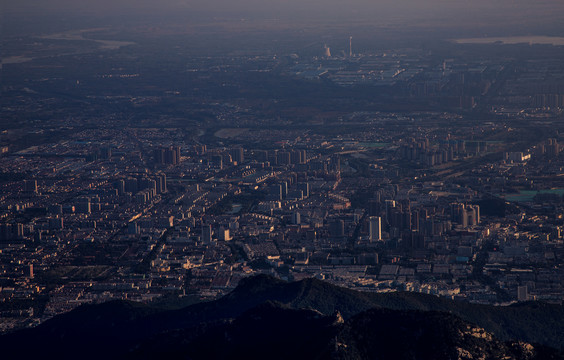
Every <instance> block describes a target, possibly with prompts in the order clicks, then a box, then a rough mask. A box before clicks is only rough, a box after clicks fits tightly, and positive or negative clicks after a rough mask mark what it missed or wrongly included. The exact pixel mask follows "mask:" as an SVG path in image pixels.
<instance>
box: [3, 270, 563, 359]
mask: <svg viewBox="0 0 564 360" xmlns="http://www.w3.org/2000/svg"><path fill="white" fill-rule="evenodd" d="M337 312H338V313H337ZM477 327H479V328H483V329H485V330H476V332H472V331H473V330H470V329H473V328H477ZM461 334H462V335H461ZM480 334H482V335H480ZM394 339H395V340H394ZM398 339H400V341H401V343H398ZM404 340H405V341H408V342H409V346H406V345H405V342H404ZM394 341H395V342H394ZM507 341H513V342H507ZM515 341H521V342H526V343H533V344H541V345H543V346H539V345H530V344H519V343H517V342H515ZM402 344H404V345H402ZM418 344H419V345H418ZM423 344H425V346H423ZM563 345H564V309H563V307H562V306H556V305H549V304H542V303H527V304H519V305H516V306H510V307H492V306H483V305H473V304H468V303H463V302H453V301H449V300H447V299H443V298H438V297H435V296H428V295H421V294H415V293H393V294H371V293H364V292H357V291H353V290H349V289H344V288H341V287H337V286H334V285H331V284H329V283H326V282H322V281H319V280H314V279H307V280H303V281H299V282H285V281H281V280H277V279H274V278H271V277H268V276H256V277H252V278H248V279H245V280H243V281H241V283H240V285H239V286H238V287H237V288H236V289H235V290H234V291H233V292H232V293H230V294H228V295H227V296H225V297H223V298H221V299H218V300H216V301H212V302H206V303H199V304H195V305H191V306H188V307H186V308H183V309H180V310H174V311H162V310H158V309H154V308H151V307H148V306H144V305H141V304H136V303H130V302H123V301H114V302H110V303H106V304H101V305H90V306H83V307H80V308H78V309H76V310H74V311H72V312H70V313H67V314H64V315H61V316H57V317H55V318H53V319H51V320H49V321H46V322H45V323H43V324H42V325H40V326H38V327H36V328H34V329H29V330H24V331H19V332H16V333H13V334H9V335H5V336H3V337H0V349H3V351H4V354H6V355H12V356H13V355H20V356H25V357H31V356H42V357H45V356H47V357H49V358H53V357H59V358H77V357H81V358H100V357H103V358H124V357H130V358H155V357H159V358H160V357H163V356H167V355H170V356H173V357H180V358H192V359H198V358H208V359H209V358H226V357H228V356H236V357H235V358H239V357H245V358H261V357H262V358H342V359H364V358H370V359H372V358H378V356H379V355H378V356H377V355H376V354H377V353H378V354H388V356H387V357H386V356H384V357H380V358H398V359H400V358H405V359H426V358H435V359H440V358H445V359H449V358H458V357H452V356H453V354H455V352H456V354H459V355H460V354H462V355H460V356H462V357H461V358H464V356H465V355H464V354H466V353H465V352H464V351H466V352H468V354H471V355H472V356H473V357H474V358H476V357H477V358H479V357H481V356H485V358H492V359H494V358H503V356H508V358H510V359H542V358H559V357H558V353H557V352H556V351H555V350H551V349H548V348H545V347H544V346H551V347H553V348H557V349H561V348H562V347H563ZM425 349H435V350H432V351H431V350H429V351H431V353H428V352H424V351H426V350H425ZM457 349H458V350H457ZM387 351H391V352H394V351H395V352H396V355H398V354H400V353H401V354H403V355H401V356H399V355H398V356H395V355H394V356H391V355H390V354H392V353H390V352H387ZM397 351H400V352H399V353H397ZM496 351H497V352H496ZM404 353H405V354H404ZM404 355H405V356H404ZM431 355H432V356H431ZM463 355H464V356H463ZM501 355H503V356H501ZM429 356H431V357H429ZM457 356H458V355H457ZM539 356H542V357H539Z"/></svg>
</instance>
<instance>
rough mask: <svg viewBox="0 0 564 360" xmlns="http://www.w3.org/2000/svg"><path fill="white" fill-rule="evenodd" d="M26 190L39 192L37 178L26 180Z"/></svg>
mask: <svg viewBox="0 0 564 360" xmlns="http://www.w3.org/2000/svg"><path fill="white" fill-rule="evenodd" d="M24 191H25V192H29V193H37V180H25V181H24Z"/></svg>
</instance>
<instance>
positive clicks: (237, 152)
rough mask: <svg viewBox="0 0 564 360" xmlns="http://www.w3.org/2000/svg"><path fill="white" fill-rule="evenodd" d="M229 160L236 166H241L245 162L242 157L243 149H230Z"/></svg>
mask: <svg viewBox="0 0 564 360" xmlns="http://www.w3.org/2000/svg"><path fill="white" fill-rule="evenodd" d="M231 158H232V160H233V161H235V162H236V163H237V165H240V164H242V163H243V161H245V158H244V156H243V148H240V147H238V148H233V149H231Z"/></svg>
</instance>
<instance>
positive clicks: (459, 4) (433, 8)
mask: <svg viewBox="0 0 564 360" xmlns="http://www.w3.org/2000/svg"><path fill="white" fill-rule="evenodd" d="M2 3H3V5H2V6H4V8H5V10H16V9H17V10H28V11H29V10H41V11H44V10H50V11H54V12H58V11H73V12H89V11H96V12H101V13H103V12H111V11H124V10H131V11H142V10H151V11H152V10H155V9H161V10H163V11H174V10H177V9H179V8H181V9H191V10H192V11H217V12H222V13H233V14H237V15H239V14H244V13H247V14H249V15H251V14H256V13H263V14H264V13H269V14H272V15H275V14H276V13H277V12H282V13H292V12H300V11H308V12H312V15H315V11H319V13H333V14H338V13H339V12H343V11H344V12H345V13H353V12H359V13H368V14H377V13H378V12H379V11H382V12H390V11H396V12H406V13H416V12H420V11H423V12H425V13H432V12H438V13H440V12H461V13H463V12H464V11H471V12H479V11H483V12H485V13H486V12H495V13H497V14H500V15H502V14H503V13H515V12H520V11H521V12H527V11H535V9H537V10H539V9H547V8H548V9H550V8H553V9H562V8H563V7H564V6H563V3H564V1H562V0H96V1H92V0H6V1H2Z"/></svg>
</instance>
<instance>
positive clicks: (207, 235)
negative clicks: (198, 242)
mask: <svg viewBox="0 0 564 360" xmlns="http://www.w3.org/2000/svg"><path fill="white" fill-rule="evenodd" d="M211 241H212V228H211V225H202V242H204V243H205V244H209V243H211Z"/></svg>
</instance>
